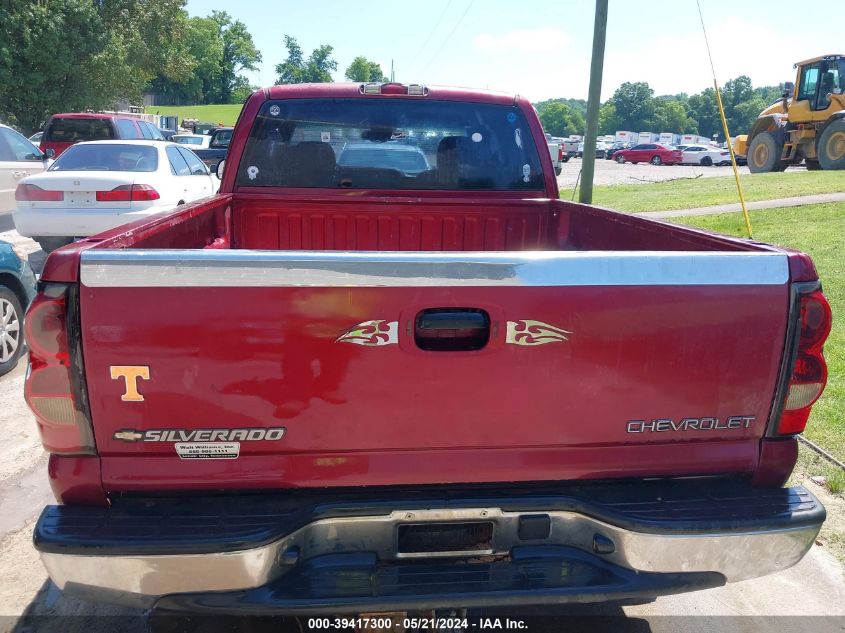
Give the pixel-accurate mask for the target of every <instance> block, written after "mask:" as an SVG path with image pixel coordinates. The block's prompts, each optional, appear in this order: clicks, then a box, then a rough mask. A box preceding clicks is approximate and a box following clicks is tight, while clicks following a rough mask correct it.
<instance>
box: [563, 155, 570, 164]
mask: <svg viewBox="0 0 845 633" xmlns="http://www.w3.org/2000/svg"><path fill="white" fill-rule="evenodd" d="M561 160H562V161H563V162H564V163H568V162H569V156H564V157H563V158H562V159H561Z"/></svg>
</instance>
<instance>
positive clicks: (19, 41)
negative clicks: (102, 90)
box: [0, 0, 107, 134]
mask: <svg viewBox="0 0 845 633" xmlns="http://www.w3.org/2000/svg"><path fill="white" fill-rule="evenodd" d="M106 43H107V37H106V34H105V33H104V30H103V28H102V22H101V20H100V17H99V16H98V15H97V12H96V10H95V8H94V7H93V5H90V4H85V3H80V2H75V1H74V0H61V1H54V2H49V3H30V2H27V1H26V0H21V1H20V2H16V3H10V4H6V3H4V4H0V86H2V87H3V88H2V90H0V115H2V117H3V118H4V119H7V120H9V122H11V123H13V124H15V125H18V126H20V127H21V129H23V131H24V132H25V133H27V134H28V133H30V132H31V131H32V130H34V129H38V128H40V127H41V126H42V125H43V123H44V121H45V120H46V118H47V117H48V116H49V115H50V114H52V113H54V112H58V111H61V110H82V109H85V108H89V107H99V106H101V105H104V103H105V101H107V99H104V98H103V97H102V96H101V95H97V94H93V93H92V91H91V90H88V89H87V86H88V85H89V83H90V81H91V75H92V69H93V65H94V60H95V58H96V57H97V55H98V54H99V53H100V52H101V51H102V50H103V48H104V47H105V45H106ZM56 51H63V52H64V53H65V54H62V55H57V54H56Z"/></svg>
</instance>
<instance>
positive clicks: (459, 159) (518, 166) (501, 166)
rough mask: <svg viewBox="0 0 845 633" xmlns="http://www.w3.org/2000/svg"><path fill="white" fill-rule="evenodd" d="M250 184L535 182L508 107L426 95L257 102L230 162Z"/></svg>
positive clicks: (525, 140)
mask: <svg viewBox="0 0 845 633" xmlns="http://www.w3.org/2000/svg"><path fill="white" fill-rule="evenodd" d="M237 183H238V185H241V186H249V187H255V186H258V187H346V188H367V189H454V190H466V189H469V190H542V189H543V174H542V172H541V169H540V158H539V154H538V152H537V148H536V147H535V146H534V141H533V138H532V136H531V132H530V130H529V129H528V123H527V121H526V120H525V117H524V116H523V115H522V112H520V110H519V108H517V107H515V106H510V105H496V104H485V103H467V102H453V101H427V100H425V99H419V100H416V99H386V98H377V97H374V98H362V99H292V100H279V101H269V102H267V103H265V104H264V105H263V106H262V108H261V111H260V113H259V115H258V117H257V118H256V121H255V124H254V125H253V129H252V131H251V133H250V138H249V140H248V141H247V145H246V148H245V151H244V155H243V158H242V159H241V164H240V165H239V167H238V175H237Z"/></svg>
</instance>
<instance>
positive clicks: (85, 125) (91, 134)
mask: <svg viewBox="0 0 845 633" xmlns="http://www.w3.org/2000/svg"><path fill="white" fill-rule="evenodd" d="M110 138H114V127H113V126H112V123H111V121H109V120H108V119H63V118H58V119H53V120H52V121H50V125H49V126H48V127H47V129H46V130H44V140H47V141H54V142H56V143H79V142H81V141H104V140H107V139H110Z"/></svg>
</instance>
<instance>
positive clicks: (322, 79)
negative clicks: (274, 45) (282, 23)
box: [276, 35, 337, 84]
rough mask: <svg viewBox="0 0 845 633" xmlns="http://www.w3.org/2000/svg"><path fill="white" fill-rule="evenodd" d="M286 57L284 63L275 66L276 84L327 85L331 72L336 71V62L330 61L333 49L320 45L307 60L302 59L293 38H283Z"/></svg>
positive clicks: (297, 44)
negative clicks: (286, 52)
mask: <svg viewBox="0 0 845 633" xmlns="http://www.w3.org/2000/svg"><path fill="white" fill-rule="evenodd" d="M284 41H285V48H287V51H288V56H287V59H285V61H283V62H281V63H280V64H276V74H277V75H278V77H277V78H276V83H277V84H303V83H329V82H331V81H332V76H331V71H333V70H337V62H336V61H335V60H334V59H332V57H331V55H332V51H334V48H333V47H332V46H329V45H328V44H322V45H321V46H318V47H317V48H315V49H314V50H313V51H312V52H311V55H310V56H309V57H308V59H303V54H302V48H301V47H300V46H299V43H298V42H297V41H296V39H295V38H293V37H291V36H290V35H285V36H284Z"/></svg>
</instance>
